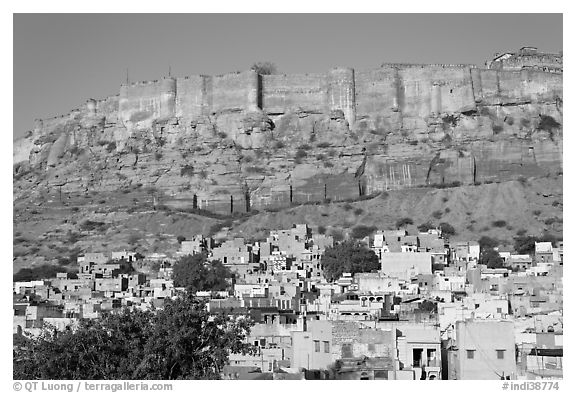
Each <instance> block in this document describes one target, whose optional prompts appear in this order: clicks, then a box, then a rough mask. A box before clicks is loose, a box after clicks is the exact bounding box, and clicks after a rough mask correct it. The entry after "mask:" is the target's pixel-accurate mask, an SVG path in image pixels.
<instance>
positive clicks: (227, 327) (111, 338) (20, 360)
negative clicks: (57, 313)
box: [13, 295, 254, 380]
mask: <svg viewBox="0 0 576 393" xmlns="http://www.w3.org/2000/svg"><path fill="white" fill-rule="evenodd" d="M252 324H253V323H252V321H251V320H250V319H247V318H245V317H239V318H233V317H231V316H224V315H215V316H214V315H210V314H209V313H208V311H207V310H206V307H205V303H204V302H203V301H201V300H198V299H197V298H194V297H193V296H191V295H184V296H183V297H181V298H177V299H175V300H168V301H167V303H166V304H165V306H164V308H163V309H161V310H157V311H156V310H149V311H140V310H129V309H127V308H125V309H123V310H122V311H121V312H119V313H108V314H104V316H103V317H102V318H100V319H95V320H94V319H85V320H81V321H80V323H79V325H78V327H77V328H75V329H67V330H65V331H63V332H57V331H55V330H53V329H49V328H46V329H44V330H43V332H42V333H41V334H40V335H39V336H38V337H31V338H27V339H26V338H25V339H20V340H18V342H17V343H15V345H14V350H13V366H14V375H13V377H14V379H24V380H30V379H62V380H65V379H218V378H219V376H220V371H221V370H222V368H223V367H224V366H225V365H226V363H227V362H228V356H229V354H230V353H242V354H248V353H253V352H254V347H253V346H252V345H250V344H246V343H245V342H244V341H245V339H246V337H247V335H248V334H249V332H250V327H251V326H252Z"/></svg>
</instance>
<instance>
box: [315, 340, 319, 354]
mask: <svg viewBox="0 0 576 393" xmlns="http://www.w3.org/2000/svg"><path fill="white" fill-rule="evenodd" d="M314 352H320V341H318V340H314Z"/></svg>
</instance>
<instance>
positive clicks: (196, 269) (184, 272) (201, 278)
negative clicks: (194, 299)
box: [173, 253, 234, 293]
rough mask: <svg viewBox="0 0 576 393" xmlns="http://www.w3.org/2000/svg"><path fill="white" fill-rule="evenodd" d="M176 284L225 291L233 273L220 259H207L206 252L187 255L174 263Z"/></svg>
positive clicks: (192, 290)
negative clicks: (228, 279)
mask: <svg viewBox="0 0 576 393" xmlns="http://www.w3.org/2000/svg"><path fill="white" fill-rule="evenodd" d="M173 272H174V285H176V286H179V287H186V289H187V290H188V291H191V292H193V293H195V292H197V291H223V290H225V289H226V288H227V287H228V282H227V281H226V279H227V278H232V277H233V276H234V275H233V273H232V272H231V271H230V270H229V269H228V268H227V267H226V266H224V265H223V264H222V262H220V261H212V262H207V261H206V254H204V253H202V254H196V255H187V256H185V257H182V258H180V259H179V260H178V261H177V262H176V263H175V264H174V271H173Z"/></svg>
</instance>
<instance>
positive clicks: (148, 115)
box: [118, 78, 176, 123]
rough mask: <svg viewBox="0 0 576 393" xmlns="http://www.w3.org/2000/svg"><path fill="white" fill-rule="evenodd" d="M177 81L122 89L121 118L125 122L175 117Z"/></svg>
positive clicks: (125, 86)
mask: <svg viewBox="0 0 576 393" xmlns="http://www.w3.org/2000/svg"><path fill="white" fill-rule="evenodd" d="M175 106H176V79H174V78H163V79H161V80H155V81H148V82H138V83H134V84H131V85H123V86H121V88H120V98H119V103H118V112H119V118H120V119H121V120H122V121H123V122H124V123H128V122H136V121H142V120H145V119H154V118H163V117H171V116H174V113H175Z"/></svg>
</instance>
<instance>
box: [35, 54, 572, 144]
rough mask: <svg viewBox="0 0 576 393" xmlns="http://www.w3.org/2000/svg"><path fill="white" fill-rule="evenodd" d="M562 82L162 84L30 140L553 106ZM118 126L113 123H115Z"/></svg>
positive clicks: (340, 77) (465, 73) (461, 70)
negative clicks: (126, 128) (90, 126)
mask: <svg viewBox="0 0 576 393" xmlns="http://www.w3.org/2000/svg"><path fill="white" fill-rule="evenodd" d="M562 81H563V79H562V74H561V73H550V72H543V71H537V70H528V69H526V70H522V71H507V70H504V71H503V70H492V69H479V68H476V67H474V66H470V65H446V64H438V65H413V64H412V65H406V64H385V65H383V66H382V67H381V68H379V69H375V70H368V71H355V70H354V69H351V68H335V69H332V70H330V71H328V72H327V73H325V74H300V75H258V74H257V73H256V72H254V71H252V70H250V71H246V72H239V73H234V74H225V75H218V76H190V77H184V78H178V79H174V78H163V79H161V80H157V81H149V82H138V83H133V84H130V85H122V86H121V88H120V94H119V95H117V96H112V97H108V98H106V99H104V100H98V101H90V100H89V101H88V102H87V103H86V104H85V105H84V106H83V107H82V110H81V111H80V112H78V113H76V112H75V111H72V112H70V113H69V114H68V115H67V116H59V117H55V118H50V119H44V120H43V125H41V126H38V127H36V129H35V134H36V135H43V134H47V133H51V132H54V131H57V130H58V128H59V127H62V126H63V125H65V124H66V122H67V121H69V120H70V119H71V118H75V117H77V116H81V115H83V114H85V115H87V116H89V117H94V116H96V117H105V118H106V121H107V122H109V123H115V122H116V121H117V120H120V121H121V122H123V123H124V124H130V123H131V122H132V123H134V122H140V121H147V120H153V119H158V118H169V117H178V118H181V119H183V120H184V123H186V122H189V121H190V120H192V119H194V118H197V117H198V116H202V115H209V114H211V113H219V112H226V111H231V112H234V111H254V110H258V109H262V110H263V111H264V112H266V113H268V114H272V115H280V114H284V113H287V112H290V111H294V110H304V111H307V112H312V113H327V112H329V111H331V110H335V109H338V110H342V111H343V112H344V116H345V118H346V120H348V123H349V124H350V125H352V124H354V122H355V121H356V119H364V118H367V117H372V118H374V119H378V118H379V117H390V116H393V115H394V113H399V114H400V116H401V117H403V118H408V119H416V120H414V121H420V120H418V119H425V118H427V117H429V116H431V115H432V116H433V115H440V114H443V113H457V112H466V111H471V110H475V109H476V106H477V105H507V104H513V103H518V102H525V103H529V102H536V101H538V102H550V103H552V102H555V101H556V100H558V99H559V98H561V97H562ZM117 118H118V119H117Z"/></svg>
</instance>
